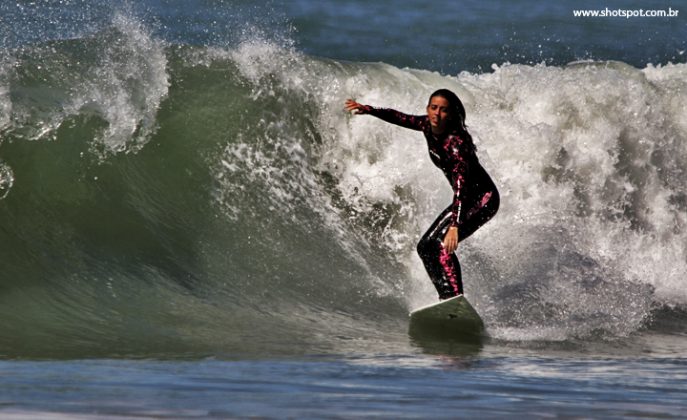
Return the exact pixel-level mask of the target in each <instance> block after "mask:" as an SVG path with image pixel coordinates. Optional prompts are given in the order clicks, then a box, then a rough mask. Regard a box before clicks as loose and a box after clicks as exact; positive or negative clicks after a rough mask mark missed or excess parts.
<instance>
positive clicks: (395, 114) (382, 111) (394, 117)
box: [344, 99, 427, 131]
mask: <svg viewBox="0 0 687 420" xmlns="http://www.w3.org/2000/svg"><path fill="white" fill-rule="evenodd" d="M344 106H345V107H346V111H349V112H352V113H354V114H357V115H360V114H369V115H372V116H375V117H377V118H379V119H382V120H384V121H386V122H388V123H391V124H396V125H400V126H401V127H405V128H410V129H411V130H418V131H422V130H423V129H424V128H425V125H426V124H427V116H426V115H408V114H404V113H402V112H399V111H396V110H394V109H388V108H375V107H372V106H370V105H363V104H359V103H358V102H356V101H354V100H353V99H348V100H346V103H345V104H344Z"/></svg>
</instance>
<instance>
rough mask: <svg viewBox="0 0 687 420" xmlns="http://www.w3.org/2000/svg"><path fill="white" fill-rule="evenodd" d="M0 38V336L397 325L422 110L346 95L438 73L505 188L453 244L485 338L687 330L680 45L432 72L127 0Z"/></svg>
mask: <svg viewBox="0 0 687 420" xmlns="http://www.w3.org/2000/svg"><path fill="white" fill-rule="evenodd" d="M0 58H1V60H0V159H1V160H0V197H2V199H1V200H0V228H1V229H2V241H0V247H1V249H0V261H1V264H0V267H1V268H0V315H1V316H2V318H3V320H4V321H3V323H2V324H0V355H2V356H4V357H93V356H103V355H106V356H140V357H150V356H156V355H164V356H170V355H177V356H183V355H186V354H191V355H198V354H217V353H218V352H220V353H224V354H256V353H257V354H260V353H262V354H280V353H298V354H302V353H318V352H337V353H341V352H346V351H366V350H369V351H376V352H378V351H385V352H386V351H393V350H394V349H395V348H404V347H405V346H407V342H408V339H407V335H406V328H407V318H406V317H407V311H408V309H409V308H412V307H414V306H417V305H420V304H425V303H427V302H430V301H431V300H433V299H435V292H434V290H433V287H432V286H431V284H430V282H429V280H428V279H427V278H426V274H425V273H424V272H423V269H422V267H421V264H420V261H419V258H418V257H417V256H416V255H415V251H414V248H415V241H416V240H417V238H419V236H420V234H421V233H422V232H423V230H424V228H426V227H427V226H428V225H429V223H431V221H432V220H433V218H434V217H435V215H436V213H437V212H438V211H440V210H441V209H443V208H444V207H445V206H446V205H447V204H448V202H449V200H450V197H451V192H450V189H449V186H448V184H446V181H445V180H444V178H443V176H442V175H441V173H440V172H439V171H438V170H437V169H436V168H435V167H433V166H432V165H431V163H430V161H429V159H428V157H427V155H426V153H427V152H426V150H425V146H424V140H423V139H422V137H421V136H420V135H419V134H418V133H415V132H411V131H406V130H403V129H400V128H397V127H392V126H389V125H387V124H384V123H382V122H380V121H379V120H376V119H373V118H371V117H365V116H355V117H353V116H348V115H346V114H345V113H344V112H343V110H342V103H343V100H344V99H345V98H348V97H354V98H357V99H358V100H359V101H361V102H363V103H370V104H375V105H380V106H388V107H393V108H396V109H399V110H402V111H405V112H408V113H422V112H423V105H424V101H426V98H427V96H428V94H429V93H430V92H431V91H433V90H434V89H436V88H439V87H446V88H449V89H452V90H454V91H455V92H457V93H458V94H459V96H461V98H463V100H464V102H465V105H466V107H467V112H468V119H467V123H468V125H469V127H470V130H471V132H472V134H473V137H474V138H475V141H476V144H477V146H478V149H479V156H480V159H481V160H482V162H483V164H484V166H485V167H486V168H487V169H488V171H489V172H490V173H491V174H492V176H493V178H494V179H495V181H496V182H497V184H498V185H499V188H500V191H501V193H502V204H501V209H500V212H499V214H498V215H497V217H496V218H495V219H494V220H493V221H491V222H490V223H489V224H487V225H486V226H485V227H483V228H482V229H481V230H480V231H479V232H478V233H477V234H475V235H474V237H473V238H471V239H470V240H469V241H466V242H465V243H464V244H462V245H461V248H460V250H459V253H460V257H461V261H462V264H463V272H464V281H465V288H466V291H467V293H468V296H469V297H470V299H471V301H472V302H473V303H474V306H475V307H476V308H477V310H478V311H479V312H480V313H481V314H482V315H483V317H484V320H485V323H486V324H487V326H488V332H489V334H490V335H491V336H492V337H493V338H495V339H498V340H518V341H522V340H525V341H527V340H535V341H539V340H545V341H571V340H577V341H582V342H585V341H590V340H591V341H594V340H599V339H602V340H607V339H611V340H613V339H616V338H623V337H628V336H631V335H633V334H636V333H638V332H641V331H643V330H646V329H649V330H651V329H652V328H658V325H661V328H664V329H665V328H667V329H668V331H669V332H671V331H676V330H680V329H682V331H683V330H684V327H681V326H680V325H682V324H683V323H682V322H675V321H674V319H675V318H676V317H677V318H682V319H684V310H685V306H686V305H687V295H685V293H684V291H683V289H682V287H681V285H682V283H683V282H684V279H685V273H687V248H686V247H685V243H687V227H686V223H687V182H686V181H685V179H687V178H685V174H684V168H685V167H687V161H686V160H687V150H686V146H685V138H686V137H687V119H686V118H685V114H684V111H683V110H684V109H685V107H686V106H687V94H686V93H685V92H687V86H686V84H687V83H686V82H685V80H687V77H686V75H687V66H685V65H683V64H677V65H672V64H671V65H666V66H660V67H654V66H648V67H646V68H644V69H636V68H634V67H631V66H629V65H626V64H623V63H621V62H585V63H574V64H570V65H567V66H546V65H544V64H542V65H537V66H526V65H504V66H500V67H499V66H494V67H493V71H492V72H491V73H486V74H472V73H468V72H463V73H461V74H459V75H458V76H455V77H449V76H443V75H440V74H438V73H433V72H429V71H424V70H413V69H399V68H396V67H393V66H390V65H386V64H383V63H377V64H370V63H356V62H338V61H335V60H327V59H320V58H314V57H311V56H308V55H305V54H302V53H299V52H298V51H296V50H295V49H294V48H293V47H292V46H290V45H289V44H288V42H286V43H285V42H275V41H271V40H268V39H266V38H264V37H260V36H259V35H246V36H244V37H243V38H242V40H240V41H238V42H237V43H236V44H235V45H233V46H231V47H224V48H220V47H190V46H178V45H173V44H170V43H169V42H163V41H159V40H156V39H155V38H154V37H153V36H152V35H151V34H150V32H149V31H148V30H147V29H146V28H145V27H144V26H143V25H142V24H140V23H139V22H138V21H136V20H135V19H132V18H128V17H126V16H124V15H116V16H115V17H114V18H113V20H112V24H111V25H110V26H109V27H108V28H106V29H104V30H101V31H98V32H96V33H95V34H93V35H91V36H88V37H82V38H78V37H77V38H73V39H66V40H59V41H53V42H49V43H42V44H36V45H33V46H30V47H23V48H21V49H15V50H6V51H5V52H3V55H2V57H0ZM663 320H665V321H666V322H662V321H663ZM668 324H670V326H669V327H666V325H668Z"/></svg>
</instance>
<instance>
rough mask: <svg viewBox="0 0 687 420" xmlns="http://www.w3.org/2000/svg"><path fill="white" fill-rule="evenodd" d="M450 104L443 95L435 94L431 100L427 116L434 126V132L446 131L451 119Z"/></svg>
mask: <svg viewBox="0 0 687 420" xmlns="http://www.w3.org/2000/svg"><path fill="white" fill-rule="evenodd" d="M449 105H450V104H449V102H448V100H447V99H446V98H444V97H441V96H435V97H433V98H431V99H430V100H429V104H428V105H427V116H428V117H429V123H430V124H431V126H432V133H434V134H442V133H443V132H444V131H446V127H448V122H449V121H450V119H451V114H450V111H449Z"/></svg>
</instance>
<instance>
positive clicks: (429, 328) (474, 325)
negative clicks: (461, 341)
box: [410, 295, 484, 338]
mask: <svg viewBox="0 0 687 420" xmlns="http://www.w3.org/2000/svg"><path fill="white" fill-rule="evenodd" d="M483 331H484V323H483V322H482V318H480V316H479V314H478V313H477V311H475V308H473V307H472V305H470V302H468V300H467V299H466V298H465V296H464V295H458V296H455V297H452V298H450V299H446V300H442V301H439V302H437V303H433V304H431V305H427V306H423V307H421V308H417V309H415V310H414V311H412V312H411V313H410V332H411V334H412V333H416V334H419V333H421V334H422V335H425V336H430V335H431V336H443V337H447V338H460V337H462V336H478V335H480V334H481V333H482V332H483Z"/></svg>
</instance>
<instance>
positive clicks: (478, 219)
mask: <svg viewBox="0 0 687 420" xmlns="http://www.w3.org/2000/svg"><path fill="white" fill-rule="evenodd" d="M492 185H493V184H492ZM499 203H500V198H499V193H498V191H497V190H496V188H495V187H494V188H493V189H492V190H490V191H487V192H484V193H482V194H480V196H479V199H478V200H476V201H473V202H472V203H471V204H472V206H471V207H470V209H469V210H468V211H467V212H466V216H465V218H464V219H463V220H459V221H458V240H459V241H460V242H462V241H463V240H464V239H466V238H467V237H469V236H470V235H472V234H473V233H475V231H476V230H477V229H479V228H480V227H481V226H482V225H483V224H485V223H486V222H488V221H489V220H490V219H491V218H492V217H494V215H495V214H496V212H497V211H498V209H499ZM451 207H452V206H449V207H447V208H446V209H445V210H444V211H443V212H441V214H440V215H439V217H437V218H436V220H435V221H434V223H432V225H431V226H430V228H429V229H427V232H425V234H424V235H422V238H421V239H420V242H418V244H417V252H418V254H419V255H420V258H421V259H422V262H423V264H424V266H425V269H426V270H427V274H429V277H430V279H431V280H432V283H434V287H436V289H437V292H438V293H439V299H442V300H443V299H448V298H451V297H453V296H456V295H460V294H463V281H462V276H461V270H460V262H459V261H458V257H457V256H456V254H455V253H450V254H449V253H448V252H446V250H445V249H444V245H443V241H444V236H446V232H447V230H448V227H449V225H450V223H451Z"/></svg>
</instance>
